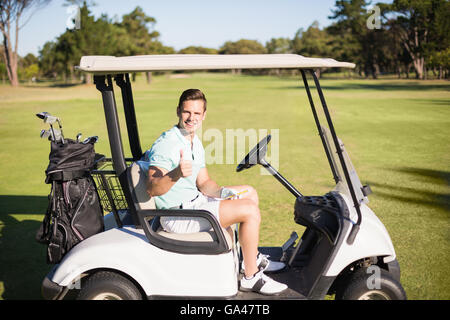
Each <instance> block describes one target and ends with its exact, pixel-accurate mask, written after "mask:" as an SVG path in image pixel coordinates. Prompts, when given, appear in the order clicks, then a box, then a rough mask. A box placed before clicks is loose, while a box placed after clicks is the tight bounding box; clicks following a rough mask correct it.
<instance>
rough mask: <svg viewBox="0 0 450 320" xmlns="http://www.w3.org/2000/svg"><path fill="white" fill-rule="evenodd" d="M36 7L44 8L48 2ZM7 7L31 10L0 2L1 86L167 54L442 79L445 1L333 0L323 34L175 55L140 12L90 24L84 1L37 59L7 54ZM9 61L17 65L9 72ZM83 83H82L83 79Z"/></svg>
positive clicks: (448, 14)
mask: <svg viewBox="0 0 450 320" xmlns="http://www.w3.org/2000/svg"><path fill="white" fill-rule="evenodd" d="M38 2H39V1H38ZM40 2H47V3H48V0H47V1H42V0H41V1H40ZM67 2H69V3H74V2H77V1H67ZM11 3H16V5H17V3H19V4H20V3H22V4H23V3H25V4H26V3H28V5H30V3H32V1H31V0H28V1H26V0H25V1H24V0H22V1H12V0H0V10H2V12H1V15H0V18H1V20H0V30H1V31H2V33H3V37H4V39H3V45H2V46H1V47H0V53H1V56H2V62H1V63H0V76H1V78H3V79H5V78H6V77H8V78H9V80H10V82H11V83H12V84H14V81H13V80H14V79H13V78H14V77H13V76H12V75H11V73H12V72H13V71H14V69H15V70H16V72H17V75H16V78H17V79H18V78H20V79H23V80H30V79H37V78H46V79H62V80H65V81H73V80H77V79H78V80H79V79H80V78H82V77H83V75H82V74H80V73H78V72H77V71H75V70H74V68H73V67H74V66H75V65H78V63H79V61H80V58H81V56H83V55H111V56H130V55H144V54H174V53H178V54H193V53H200V54H264V53H295V54H301V55H303V56H308V57H331V58H334V59H336V60H340V61H349V62H354V63H356V66H357V67H356V70H355V72H356V73H357V74H358V75H359V76H361V77H372V78H377V77H379V76H380V75H382V74H387V73H389V74H396V75H397V76H398V77H399V78H400V77H406V78H408V77H410V74H411V72H412V73H413V74H414V76H415V78H417V79H427V78H428V77H433V78H439V79H448V77H449V66H450V62H449V57H450V46H449V34H450V32H449V31H450V26H449V23H450V3H449V1H448V0H394V1H393V2H392V3H391V4H385V3H378V4H376V5H375V6H372V5H371V3H370V1H366V0H337V1H336V3H335V6H334V8H332V9H331V14H330V16H329V18H330V20H331V21H332V23H331V24H330V25H329V26H327V27H324V28H321V27H320V26H319V24H318V23H317V22H314V23H313V24H312V25H310V26H309V27H308V28H307V29H306V30H304V29H303V28H301V29H299V30H298V31H297V32H296V33H295V35H294V36H293V37H292V38H289V37H284V38H283V37H282V38H272V39H270V40H269V41H267V42H266V43H265V44H262V43H260V42H258V41H256V40H250V39H241V40H238V41H227V42H225V43H224V44H223V45H222V46H221V47H220V48H218V49H215V48H206V47H198V46H190V47H187V48H184V49H181V50H179V51H176V50H175V49H174V48H172V47H170V46H165V45H164V44H163V43H162V42H161V41H160V40H159V36H160V34H159V32H158V31H156V30H155V25H156V19H155V18H153V17H150V16H148V15H147V14H146V13H145V12H144V11H143V10H142V8H140V7H136V8H135V9H134V10H133V11H131V12H130V13H128V14H125V15H123V16H122V18H121V20H120V21H117V18H115V19H111V18H109V17H108V16H107V15H106V14H103V15H101V16H100V17H98V18H95V17H94V15H93V14H92V12H91V11H90V10H89V6H90V5H89V4H87V3H86V1H83V2H82V4H81V1H78V3H79V5H80V10H79V17H77V18H78V19H80V21H81V28H79V29H67V30H66V31H65V32H64V33H62V34H61V35H59V36H58V37H57V38H56V39H55V40H54V41H48V42H46V43H45V44H44V45H43V46H42V48H41V49H40V50H39V54H38V56H37V57H36V56H34V55H33V54H28V55H26V56H25V57H18V56H17V48H16V51H15V52H14V50H13V48H12V46H11V43H10V42H11V41H10V39H9V38H8V34H7V33H6V30H5V26H6V25H7V22H8V21H7V15H5V10H6V9H8V7H7V5H8V4H9V5H10V4H11ZM19 8H20V6H19ZM25 8H26V6H25ZM10 9H11V8H10ZM16 10H17V9H16ZM17 20H18V17H17ZM16 35H17V33H16ZM8 41H9V42H8ZM16 41H17V38H16ZM14 54H15V55H16V61H15V63H16V66H15V67H14V66H12V67H11V64H13V63H14ZM325 72H326V70H325ZM83 80H84V81H85V82H86V81H89V78H84V79H83ZM17 84H18V81H17Z"/></svg>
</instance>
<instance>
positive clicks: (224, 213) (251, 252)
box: [219, 199, 261, 277]
mask: <svg viewBox="0 0 450 320" xmlns="http://www.w3.org/2000/svg"><path fill="white" fill-rule="evenodd" d="M219 222H220V224H221V226H222V227H224V228H228V227H229V226H231V225H233V224H235V223H240V225H239V242H240V244H241V248H242V255H243V258H244V264H245V270H244V271H245V275H246V276H247V277H251V276H253V275H254V274H255V273H256V272H258V267H257V265H256V256H257V254H258V243H259V225H260V223H261V215H260V212H259V208H258V206H257V205H256V204H255V202H254V201H253V200H251V199H238V200H224V201H221V202H220V206H219Z"/></svg>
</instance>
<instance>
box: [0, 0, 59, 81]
mask: <svg viewBox="0 0 450 320" xmlns="http://www.w3.org/2000/svg"><path fill="white" fill-rule="evenodd" d="M49 2H50V0H0V31H1V32H2V35H3V47H4V50H3V51H2V52H3V60H4V61H5V66H6V71H7V74H8V78H9V81H10V83H11V85H12V86H18V85H19V78H18V76H17V63H18V53H17V49H18V46H19V31H20V29H21V28H22V27H23V25H20V20H21V18H22V17H23V15H24V14H25V13H27V12H28V11H29V10H30V9H31V8H33V7H35V8H40V7H42V6H43V5H45V4H48V3H49ZM30 17H31V16H30ZM30 17H29V18H30ZM25 23H26V22H25ZM13 24H14V35H15V39H14V41H12V39H11V37H12V34H11V31H12V28H13V26H12V25H13Z"/></svg>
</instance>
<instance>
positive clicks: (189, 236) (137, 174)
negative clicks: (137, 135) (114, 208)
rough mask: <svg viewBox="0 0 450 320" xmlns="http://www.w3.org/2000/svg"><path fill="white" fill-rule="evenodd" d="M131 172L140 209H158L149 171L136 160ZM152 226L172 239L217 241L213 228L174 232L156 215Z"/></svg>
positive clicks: (230, 243)
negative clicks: (203, 230) (151, 192)
mask: <svg viewBox="0 0 450 320" xmlns="http://www.w3.org/2000/svg"><path fill="white" fill-rule="evenodd" d="M130 173H131V180H132V181H131V182H132V186H133V193H134V194H133V195H132V197H133V201H134V203H135V204H136V206H137V209H138V210H147V209H156V206H155V200H154V199H153V198H152V197H150V196H149V195H148V193H147V184H146V181H147V172H145V171H144V170H142V169H141V167H140V166H139V164H138V163H136V162H134V163H133V164H132V165H131V167H130ZM150 223H151V228H152V229H153V230H155V231H156V233H157V234H158V235H160V236H162V237H165V238H167V239H171V240H178V241H189V242H203V243H204V242H213V241H217V236H216V234H215V232H214V231H213V230H212V229H211V231H206V232H195V233H172V232H167V231H165V230H164V229H163V228H162V227H161V225H160V223H159V217H155V218H153V219H152V221H151V222H150ZM222 232H223V234H224V236H225V239H226V242H227V244H228V248H229V249H232V248H234V241H233V239H232V238H231V236H230V234H229V233H228V232H227V231H226V230H225V229H224V228H222Z"/></svg>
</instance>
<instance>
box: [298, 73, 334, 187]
mask: <svg viewBox="0 0 450 320" xmlns="http://www.w3.org/2000/svg"><path fill="white" fill-rule="evenodd" d="M300 71H301V73H302V78H303V83H304V84H305V89H306V93H307V94H308V100H309V104H310V105H311V110H312V113H313V116H314V121H315V122H316V126H317V130H318V131H319V136H320V140H322V145H323V148H324V149H325V154H326V155H327V159H328V163H329V165H330V168H331V172H332V174H333V179H334V181H335V182H336V183H338V182H339V177H338V175H337V173H336V168H335V167H334V164H333V161H332V160H331V155H330V153H329V150H328V148H327V146H326V143H325V138H324V137H323V132H322V129H321V126H320V120H319V117H318V116H317V112H316V107H315V106H314V101H313V98H312V96H311V91H310V90H309V85H308V80H307V79H306V74H305V71H304V70H303V69H300Z"/></svg>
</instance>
